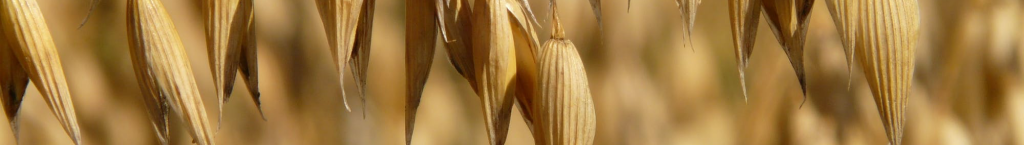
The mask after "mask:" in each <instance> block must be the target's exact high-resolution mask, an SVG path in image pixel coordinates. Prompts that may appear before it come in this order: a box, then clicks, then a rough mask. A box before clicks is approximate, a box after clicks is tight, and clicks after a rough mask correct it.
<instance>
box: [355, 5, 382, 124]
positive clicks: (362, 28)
mask: <svg viewBox="0 0 1024 145" xmlns="http://www.w3.org/2000/svg"><path fill="white" fill-rule="evenodd" d="M376 3H377V0H366V1H365V2H363V9H362V10H361V11H362V12H361V13H362V14H361V15H359V27H358V28H356V42H355V45H354V46H353V48H352V60H349V65H351V66H352V67H351V68H350V69H352V76H354V78H355V79H356V89H357V90H358V91H359V102H360V103H362V107H363V109H362V110H363V118H366V96H367V94H366V93H367V92H366V71H367V69H368V68H369V67H370V38H371V37H372V34H373V33H372V32H373V10H374V5H376Z"/></svg>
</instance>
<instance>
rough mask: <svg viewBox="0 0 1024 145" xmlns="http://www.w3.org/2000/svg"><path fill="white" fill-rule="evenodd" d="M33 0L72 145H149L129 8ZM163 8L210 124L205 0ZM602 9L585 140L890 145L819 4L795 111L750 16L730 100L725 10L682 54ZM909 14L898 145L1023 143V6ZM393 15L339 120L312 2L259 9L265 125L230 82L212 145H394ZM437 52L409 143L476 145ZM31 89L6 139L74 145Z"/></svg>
mask: <svg viewBox="0 0 1024 145" xmlns="http://www.w3.org/2000/svg"><path fill="white" fill-rule="evenodd" d="M38 1H39V4H40V7H41V8H42V10H43V14H44V16H45V19H46V22H47V23H48V26H49V28H50V32H51V33H52V34H53V37H54V41H55V42H56V45H57V48H58V50H59V53H60V58H61V61H62V62H63V64H64V65H63V66H64V72H65V75H66V77H67V80H68V83H69V84H68V85H69V87H70V90H71V94H72V98H73V101H74V104H75V110H76V111H77V113H78V120H79V121H80V122H79V123H80V126H81V131H82V137H83V140H84V141H83V143H85V144H95V145H107V144H110V145H144V144H157V143H158V142H157V139H156V136H155V134H154V132H153V130H152V127H151V126H150V124H149V122H148V121H149V120H148V118H147V116H146V115H147V114H146V112H145V106H144V104H143V101H142V98H141V95H142V94H141V91H140V87H139V86H138V83H137V81H136V77H135V76H134V72H133V69H132V63H131V59H130V55H129V49H128V38H127V33H128V32H127V31H126V28H127V27H126V21H125V19H126V18H125V8H126V1H125V0H100V1H99V3H98V4H97V5H96V9H95V11H94V12H93V14H92V17H91V18H90V20H89V21H88V22H87V23H86V24H85V26H84V27H82V28H81V29H78V26H79V23H80V22H81V21H82V19H84V18H85V17H86V14H87V12H88V11H89V7H90V1H89V0H78V1H70V0H38ZM529 1H530V4H531V7H532V9H533V12H534V13H535V15H536V16H537V19H538V20H539V21H540V25H539V26H540V31H538V36H542V37H539V38H541V42H543V41H544V40H547V39H548V37H546V36H550V35H548V34H549V32H550V29H551V28H550V26H551V25H550V18H549V16H550V13H549V9H548V1H547V0H529ZM163 3H164V4H165V7H167V9H168V11H169V13H170V15H171V16H172V18H173V20H174V24H175V26H176V27H177V30H178V32H179V33H180V36H181V39H182V41H183V43H184V45H185V47H186V48H187V53H188V56H189V59H190V61H191V64H192V70H193V73H195V75H196V76H195V77H196V81H197V83H198V85H199V87H200V91H201V94H202V96H203V100H204V102H206V106H205V107H206V109H207V110H208V111H207V112H208V113H209V114H208V115H209V116H210V118H211V119H215V118H216V116H217V115H218V114H217V113H215V112H216V111H213V110H216V109H217V106H216V101H218V100H217V97H216V92H215V89H214V84H213V83H214V82H213V75H212V74H211V71H209V69H210V66H209V63H208V62H209V61H208V58H209V57H207V55H208V54H207V50H206V46H207V45H206V39H205V37H204V29H203V24H204V23H203V15H202V12H201V1H200V0H163ZM602 3H603V7H602V9H603V11H602V13H603V15H604V16H603V21H604V22H603V23H604V24H603V25H604V28H603V33H602V32H599V31H598V30H599V29H598V24H597V22H596V18H595V17H594V15H593V13H592V11H591V8H590V4H589V3H588V1H583V0H559V10H560V12H559V13H560V14H561V20H562V23H563V25H564V26H565V29H566V38H567V39H569V40H571V41H573V43H574V44H575V46H576V48H577V50H579V53H580V55H581V57H582V60H583V63H584V65H585V66H586V70H587V74H588V79H589V80H590V87H591V92H592V93H593V99H594V102H595V107H596V110H597V121H598V123H597V135H596V141H595V144H596V145H628V144H636V145H677V144H678V145H689V144H693V145H733V144H738V145H748V144H750V145H771V144H779V145H790V144H795V145H861V144H864V145H877V144H886V143H887V140H886V135H885V132H884V130H883V128H882V123H881V120H880V119H879V116H878V111H877V110H876V109H875V108H876V107H875V106H874V103H873V100H872V95H871V92H870V91H869V89H868V86H867V84H866V83H865V78H864V76H863V73H862V70H860V67H854V68H855V70H853V71H852V73H853V75H852V76H853V78H852V80H853V82H852V83H849V84H852V85H850V86H847V84H848V80H849V79H848V76H849V73H848V71H847V64H846V60H845V59H846V58H845V56H844V52H843V49H842V43H841V40H840V39H839V34H837V32H836V29H835V25H834V24H833V22H832V18H831V16H830V15H829V11H828V9H827V8H826V7H825V3H824V2H823V1H819V2H817V3H816V4H815V6H814V8H813V10H812V14H811V19H810V24H809V27H810V28H809V30H808V32H807V41H806V44H805V57H804V60H805V62H806V63H805V65H806V66H805V68H806V71H807V72H806V75H807V85H808V87H807V96H808V97H807V99H808V100H807V103H806V104H804V105H803V106H802V107H800V103H801V101H802V94H801V88H800V84H799V83H798V82H797V79H796V76H795V75H793V69H792V67H791V66H790V65H789V61H788V60H787V59H786V55H785V53H784V52H783V51H781V50H782V49H779V47H780V45H779V43H778V41H776V38H775V37H774V36H773V34H772V32H771V31H770V30H769V29H768V24H767V23H766V22H764V21H762V22H761V23H760V24H759V25H760V28H759V29H758V35H757V41H756V43H755V45H754V51H753V56H752V57H751V59H750V63H749V66H750V67H748V68H747V70H746V80H745V81H746V82H747V87H748V93H749V97H750V98H749V101H747V102H746V103H744V99H743V94H742V91H741V88H740V84H739V82H740V81H744V80H740V79H739V77H738V74H737V70H736V63H737V62H736V61H735V60H736V59H735V58H734V57H735V56H734V54H733V51H734V48H733V47H734V46H733V43H732V36H731V31H730V27H729V26H730V25H729V16H728V7H727V5H726V3H727V1H725V0H705V1H704V2H703V4H702V5H700V7H699V10H698V12H697V18H696V23H695V25H694V26H693V32H692V38H691V39H692V41H693V43H694V44H693V45H692V46H693V48H692V50H691V48H684V47H683V43H684V42H683V41H682V40H683V39H682V38H683V37H684V36H683V34H682V29H683V22H682V21H681V20H680V16H679V11H678V9H677V7H676V5H675V2H674V1H670V0H633V1H632V4H631V8H629V9H627V0H605V1H603V2H602ZM920 7H921V38H920V40H919V43H918V45H919V46H917V52H916V53H917V54H916V62H917V65H916V68H915V69H916V70H915V73H914V79H913V83H912V87H911V96H910V97H909V101H910V103H909V106H907V121H906V129H905V133H904V134H905V135H904V139H903V144H905V145H963V144H977V145H997V144H999V145H1002V144H1024V80H1022V76H1024V71H1022V69H1021V68H1022V65H1024V63H1022V62H1024V61H1022V59H1024V58H1022V57H1021V56H1022V54H1024V51H1022V50H1024V1H1020V0H920ZM404 10H405V0H379V1H377V5H376V17H375V23H374V27H373V33H374V34H373V35H372V36H373V38H372V45H371V46H372V49H371V51H372V53H371V55H372V56H371V60H370V67H369V73H368V74H369V79H368V96H367V101H366V104H360V103H358V102H359V101H357V100H356V99H358V97H349V99H351V100H350V101H352V102H350V103H351V105H353V108H352V109H353V110H352V112H346V111H345V109H344V106H343V105H342V100H341V99H342V97H341V94H340V93H342V91H341V90H340V89H339V88H340V87H341V86H339V83H338V82H337V80H339V78H338V75H337V72H336V70H335V68H334V67H335V65H334V63H333V60H332V58H331V55H330V50H328V49H327V47H328V46H327V45H328V43H327V40H326V36H325V33H324V32H323V31H324V29H323V23H322V22H321V20H320V17H319V16H318V13H317V11H316V6H315V5H314V2H313V1H311V0H256V2H255V15H256V16H255V17H256V23H257V25H258V27H257V28H256V31H257V32H256V33H257V38H256V39H257V41H258V42H257V44H258V47H259V51H258V53H259V54H258V55H259V57H258V58H259V60H258V61H259V69H260V70H259V71H260V76H259V77H260V79H261V83H260V85H261V86H260V88H262V90H261V91H262V101H263V109H264V111H265V113H266V118H267V121H263V120H262V119H261V118H260V114H259V112H258V111H257V110H256V107H255V105H254V104H253V103H252V102H251V101H252V100H251V98H250V97H249V94H248V93H245V91H244V90H246V87H245V86H244V85H235V88H234V89H235V90H236V91H235V93H233V94H232V95H234V96H232V97H231V98H233V99H231V100H230V101H229V102H227V103H226V104H225V106H224V112H223V113H224V115H223V116H224V118H223V122H222V124H221V125H220V126H221V127H220V129H219V130H215V132H217V134H216V142H217V143H218V144H228V145H235V144H239V145H242V144H245V145H249V144H252V145H262V144H266V145H320V144H356V145H364V144H365V145H375V144H382V145H399V144H403V143H404V140H405V138H404V137H405V133H404V131H405V130H404V126H405V125H404V108H405V97H404V95H405V91H406V90H405V83H406V80H405V79H404V78H405V77H404V76H405V73H404V72H406V71H405V70H404V69H405V67H404V65H405V64H404V63H405V61H404V59H405V58H404V51H405V49H404V44H403V43H404V42H405V40H404V39H403V38H405V37H404V35H405V34H403V33H404V32H405V31H404V28H405V26H404V25H405V21H404V20H405V16H404V14H405V12H404ZM762 19H763V18H762ZM438 38H441V37H438ZM438 42H441V41H440V39H439V40H438ZM437 47H438V49H436V51H437V53H436V57H434V62H433V67H432V68H433V69H432V70H431V73H430V78H429V79H428V80H427V85H426V88H425V90H424V93H423V97H422V102H421V104H420V109H419V114H418V115H417V116H418V118H417V122H416V125H415V126H416V127H417V128H416V129H415V136H413V141H412V143H413V144H416V145H460V144H487V143H488V140H487V132H486V131H485V128H484V127H485V126H484V125H485V124H484V122H483V117H482V115H481V110H480V109H481V104H480V101H479V100H478V99H479V98H478V97H476V96H475V93H473V90H472V89H471V88H470V86H469V84H468V82H466V80H465V79H463V78H462V77H461V76H460V75H459V74H458V73H457V72H456V70H455V69H454V68H453V67H452V65H451V64H450V63H449V61H448V60H447V59H448V58H447V55H446V53H444V49H443V46H442V44H441V43H437ZM858 63H859V62H858ZM855 65H856V64H855ZM344 74H345V81H346V82H345V84H346V86H344V87H345V88H346V90H349V91H346V93H348V94H349V95H350V96H356V95H357V93H358V91H355V90H356V88H355V86H354V85H352V84H354V82H353V80H352V79H351V78H350V77H351V76H350V74H349V73H348V72H345V73H344ZM236 81H237V82H236V84H243V82H242V79H237V80H236ZM29 86H30V87H29V88H28V89H27V90H28V91H26V92H27V95H26V96H25V100H24V102H23V105H22V110H21V114H20V115H21V117H20V118H19V119H20V120H21V129H20V130H21V133H20V138H21V142H20V143H21V144H27V145H34V144H72V142H71V140H70V139H69V138H68V137H67V135H66V134H65V133H64V131H63V129H62V128H61V125H60V124H59V123H58V122H57V120H56V119H54V115H52V113H51V112H50V111H49V110H48V108H47V106H46V104H45V103H44V102H43V100H42V97H41V96H40V94H39V92H38V91H36V89H35V87H34V86H32V85H29ZM364 106H365V107H364ZM364 108H365V109H367V110H366V111H365V112H366V113H367V114H366V117H365V118H363V116H362V114H361V112H363V110H360V109H364ZM513 110H515V111H514V112H513V113H512V115H513V117H512V124H511V125H510V127H509V130H510V131H509V136H508V141H507V143H506V144H510V145H529V144H534V141H533V137H532V136H531V134H530V131H529V129H528V128H527V127H526V124H525V123H524V122H523V120H522V117H521V116H520V113H518V109H513ZM171 118H172V119H171V120H177V116H173V117H171ZM0 122H3V123H0V124H6V123H7V121H6V120H4V119H0ZM213 122H216V121H215V120H211V123H213ZM171 134H172V135H171V139H172V140H171V141H170V142H171V144H190V142H191V139H190V136H189V135H188V133H187V131H186V130H185V126H184V124H183V123H182V122H180V121H172V122H171ZM0 144H15V140H14V135H13V134H12V132H11V129H10V127H9V126H7V125H0Z"/></svg>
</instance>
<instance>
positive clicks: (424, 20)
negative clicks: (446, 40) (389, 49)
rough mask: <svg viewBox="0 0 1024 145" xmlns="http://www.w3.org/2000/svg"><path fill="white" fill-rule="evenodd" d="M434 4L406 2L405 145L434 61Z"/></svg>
mask: <svg viewBox="0 0 1024 145" xmlns="http://www.w3.org/2000/svg"><path fill="white" fill-rule="evenodd" d="M435 4H436V1H432V0H415V1H406V5H405V23H406V25H405V71H406V79H407V80H408V82H407V83H408V84H407V85H406V89H407V91H408V92H406V96H405V99H406V105H405V119H406V122H405V139H406V144H411V143H412V132H413V128H414V127H415V125H416V123H415V119H416V109H417V108H418V107H419V105H420V97H421V96H422V95H423V87H424V85H426V83H427V77H428V76H429V74H430V65H431V62H433V60H434V42H435V41H437V30H436V28H437V25H436V24H437V10H436V5H435Z"/></svg>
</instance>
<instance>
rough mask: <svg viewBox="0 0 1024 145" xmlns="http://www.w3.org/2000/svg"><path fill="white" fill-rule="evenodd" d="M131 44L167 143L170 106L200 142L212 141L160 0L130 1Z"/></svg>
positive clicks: (145, 94)
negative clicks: (167, 115) (167, 114)
mask: <svg viewBox="0 0 1024 145" xmlns="http://www.w3.org/2000/svg"><path fill="white" fill-rule="evenodd" d="M127 13H128V20H127V22H128V34H129V37H128V38H129V46H130V47H129V48H130V50H131V54H132V62H133V66H134V67H135V74H136V76H137V78H138V80H139V86H140V87H141V88H142V90H143V97H145V98H146V99H145V100H146V102H147V103H146V105H147V107H148V108H149V110H150V111H149V113H150V115H151V116H152V118H153V119H154V120H153V123H154V126H155V127H156V128H157V131H158V133H161V134H160V135H161V141H162V142H163V143H165V144H166V139H167V138H166V137H167V132H166V130H167V129H166V127H167V126H166V123H167V120H166V119H167V117H166V116H165V115H166V113H167V112H168V110H173V111H174V113H176V114H178V115H179V116H181V118H182V119H183V121H182V122H185V123H186V125H187V126H188V127H189V128H190V130H189V133H191V135H192V138H193V139H194V141H195V143H197V144H200V145H209V144H213V143H214V142H213V141H214V136H213V133H212V132H211V131H210V130H211V128H210V123H209V122H208V119H207V117H206V109H205V108H204V107H203V106H204V105H203V100H202V98H201V96H200V95H199V88H197V87H196V82H195V80H194V75H193V74H192V69H191V68H192V67H191V64H190V63H189V62H188V56H187V55H186V54H185V49H184V46H183V44H182V43H181V39H180V38H179V37H178V32H177V30H175V28H174V24H173V22H172V21H171V17H170V15H168V14H167V11H166V10H165V9H164V7H163V4H161V3H160V1H159V0H130V1H128V12H127Z"/></svg>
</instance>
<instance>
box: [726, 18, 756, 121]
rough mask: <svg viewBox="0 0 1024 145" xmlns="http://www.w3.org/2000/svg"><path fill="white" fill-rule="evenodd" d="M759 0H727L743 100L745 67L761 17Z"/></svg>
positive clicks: (745, 88) (744, 99)
mask: <svg viewBox="0 0 1024 145" xmlns="http://www.w3.org/2000/svg"><path fill="white" fill-rule="evenodd" d="M760 12H761V0H729V20H730V21H729V22H730V24H732V25H731V26H732V40H733V41H732V42H733V46H734V47H735V50H736V64H737V66H736V68H737V69H738V70H739V72H740V86H741V87H743V101H744V102H746V101H747V82H746V75H745V74H746V71H744V70H746V68H747V64H749V63H748V60H750V54H752V53H753V52H754V40H755V38H757V23H759V21H760V19H761V13H760Z"/></svg>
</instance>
